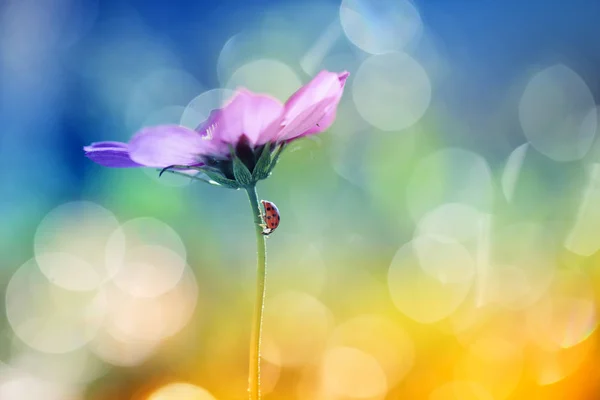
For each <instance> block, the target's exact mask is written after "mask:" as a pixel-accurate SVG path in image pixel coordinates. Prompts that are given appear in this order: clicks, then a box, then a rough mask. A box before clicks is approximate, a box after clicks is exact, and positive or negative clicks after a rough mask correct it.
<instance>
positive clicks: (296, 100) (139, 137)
mask: <svg viewBox="0 0 600 400" xmlns="http://www.w3.org/2000/svg"><path fill="white" fill-rule="evenodd" d="M347 78H348V73H347V72H342V73H333V72H328V71H321V72H320V73H319V74H318V75H317V76H315V77H314V79H313V80H312V81H310V82H309V83H308V84H306V85H305V86H303V87H302V88H300V89H299V90H298V91H297V92H296V93H294V94H293V95H292V96H291V97H290V98H289V99H288V100H287V102H286V103H285V104H282V103H281V102H279V100H277V99H274V98H272V97H270V96H268V95H265V94H257V93H252V92H250V91H248V90H246V89H240V90H238V91H237V92H236V93H235V95H234V96H233V97H232V98H231V99H230V100H229V101H228V102H227V103H226V104H225V106H223V108H221V109H219V110H214V111H213V112H212V113H211V115H210V116H209V118H208V119H207V120H206V121H205V122H204V123H202V124H201V125H200V126H199V127H198V128H196V130H192V129H189V128H185V127H183V126H178V125H159V126H154V127H148V128H144V129H142V130H140V131H139V132H137V133H136V134H135V135H134V137H133V138H132V139H131V140H130V141H129V143H121V142H99V143H92V144H91V145H90V146H86V147H84V150H85V155H86V156H87V157H88V158H90V159H91V160H92V161H94V162H96V163H98V164H100V165H103V166H106V167H116V168H128V167H155V168H163V169H173V170H175V171H179V172H186V173H188V174H191V175H193V174H196V173H197V172H198V171H202V172H204V173H205V174H207V175H208V176H209V177H210V178H211V179H213V180H216V181H217V182H219V183H221V184H224V185H226V186H227V185H229V186H231V187H241V186H246V185H247V184H248V183H240V182H239V180H240V176H238V175H240V174H242V175H247V172H249V173H250V174H251V175H252V179H253V182H254V183H255V182H256V180H258V179H264V178H266V176H268V174H269V173H270V171H271V169H272V168H273V167H274V164H275V163H276V161H277V157H278V156H279V154H280V153H281V151H282V149H283V148H284V146H285V145H286V144H287V143H289V142H291V141H293V140H296V139H299V138H301V137H304V136H308V135H313V134H316V133H320V132H323V131H324V130H326V129H328V128H329V127H330V126H331V124H332V123H333V121H334V120H335V115H336V110H337V106H338V104H339V101H340V99H341V97H342V93H343V91H344V85H345V82H346V79H347ZM237 160H239V161H241V162H242V164H243V165H244V166H245V168H246V169H247V172H246V171H244V170H243V168H242V167H241V166H240V164H239V163H237ZM259 164H260V165H259ZM257 168H259V169H260V171H256V169H257ZM236 171H237V172H236ZM255 171H256V172H255ZM246 178H247V179H250V178H248V177H247V176H246ZM247 179H246V180H247ZM242 180H244V179H242Z"/></svg>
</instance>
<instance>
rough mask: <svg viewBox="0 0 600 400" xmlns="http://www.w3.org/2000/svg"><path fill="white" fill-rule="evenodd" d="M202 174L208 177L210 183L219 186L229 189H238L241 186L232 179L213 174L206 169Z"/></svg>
mask: <svg viewBox="0 0 600 400" xmlns="http://www.w3.org/2000/svg"><path fill="white" fill-rule="evenodd" d="M202 172H203V173H204V174H205V175H206V176H208V177H209V178H210V179H211V180H212V181H215V182H217V183H218V184H219V185H221V186H224V187H226V188H229V189H239V188H240V187H241V185H240V184H239V183H237V182H236V181H234V180H233V179H227V178H225V177H224V176H222V175H221V174H219V173H218V172H214V171H211V170H208V169H203V170H202Z"/></svg>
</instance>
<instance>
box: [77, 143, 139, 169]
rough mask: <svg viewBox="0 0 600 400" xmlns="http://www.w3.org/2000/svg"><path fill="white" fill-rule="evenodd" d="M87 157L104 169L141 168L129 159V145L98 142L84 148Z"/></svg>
mask: <svg viewBox="0 0 600 400" xmlns="http://www.w3.org/2000/svg"><path fill="white" fill-rule="evenodd" d="M83 150H84V151H85V155H86V157H88V158H89V159H90V160H92V161H94V162H95V163H97V164H100V165H102V166H104V167H112V168H133V167H141V166H142V165H140V164H138V163H136V162H135V161H133V160H132V159H131V158H130V157H129V151H128V150H127V143H121V142H97V143H92V144H91V145H90V146H85V147H84V148H83Z"/></svg>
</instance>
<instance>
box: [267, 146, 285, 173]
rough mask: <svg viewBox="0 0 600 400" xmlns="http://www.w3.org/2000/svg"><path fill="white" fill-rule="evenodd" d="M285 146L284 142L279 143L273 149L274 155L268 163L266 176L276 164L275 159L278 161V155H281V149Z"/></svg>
mask: <svg viewBox="0 0 600 400" xmlns="http://www.w3.org/2000/svg"><path fill="white" fill-rule="evenodd" d="M284 147H285V143H282V144H280V145H279V147H278V148H277V149H276V150H275V151H274V153H275V155H274V156H273V158H272V159H271V164H270V165H269V169H268V172H267V176H268V175H270V174H271V171H273V168H275V166H276V165H277V161H279V156H280V155H281V153H283V149H284Z"/></svg>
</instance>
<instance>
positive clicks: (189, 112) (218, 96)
mask: <svg viewBox="0 0 600 400" xmlns="http://www.w3.org/2000/svg"><path fill="white" fill-rule="evenodd" d="M234 93H235V91H234V90H230V89H211V90H207V91H206V92H204V93H201V94H199V95H198V96H196V97H194V98H193V99H192V101H190V102H189V103H188V104H187V106H186V107H185V110H184V111H183V113H182V114H181V119H180V120H179V125H181V126H185V127H187V128H190V129H196V128H198V126H200V125H201V124H202V123H203V122H204V121H206V119H208V117H209V116H210V112H211V111H213V110H217V109H219V108H222V107H223V106H224V105H225V104H226V103H227V102H228V101H229V100H230V99H231V98H232V97H233V95H234Z"/></svg>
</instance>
